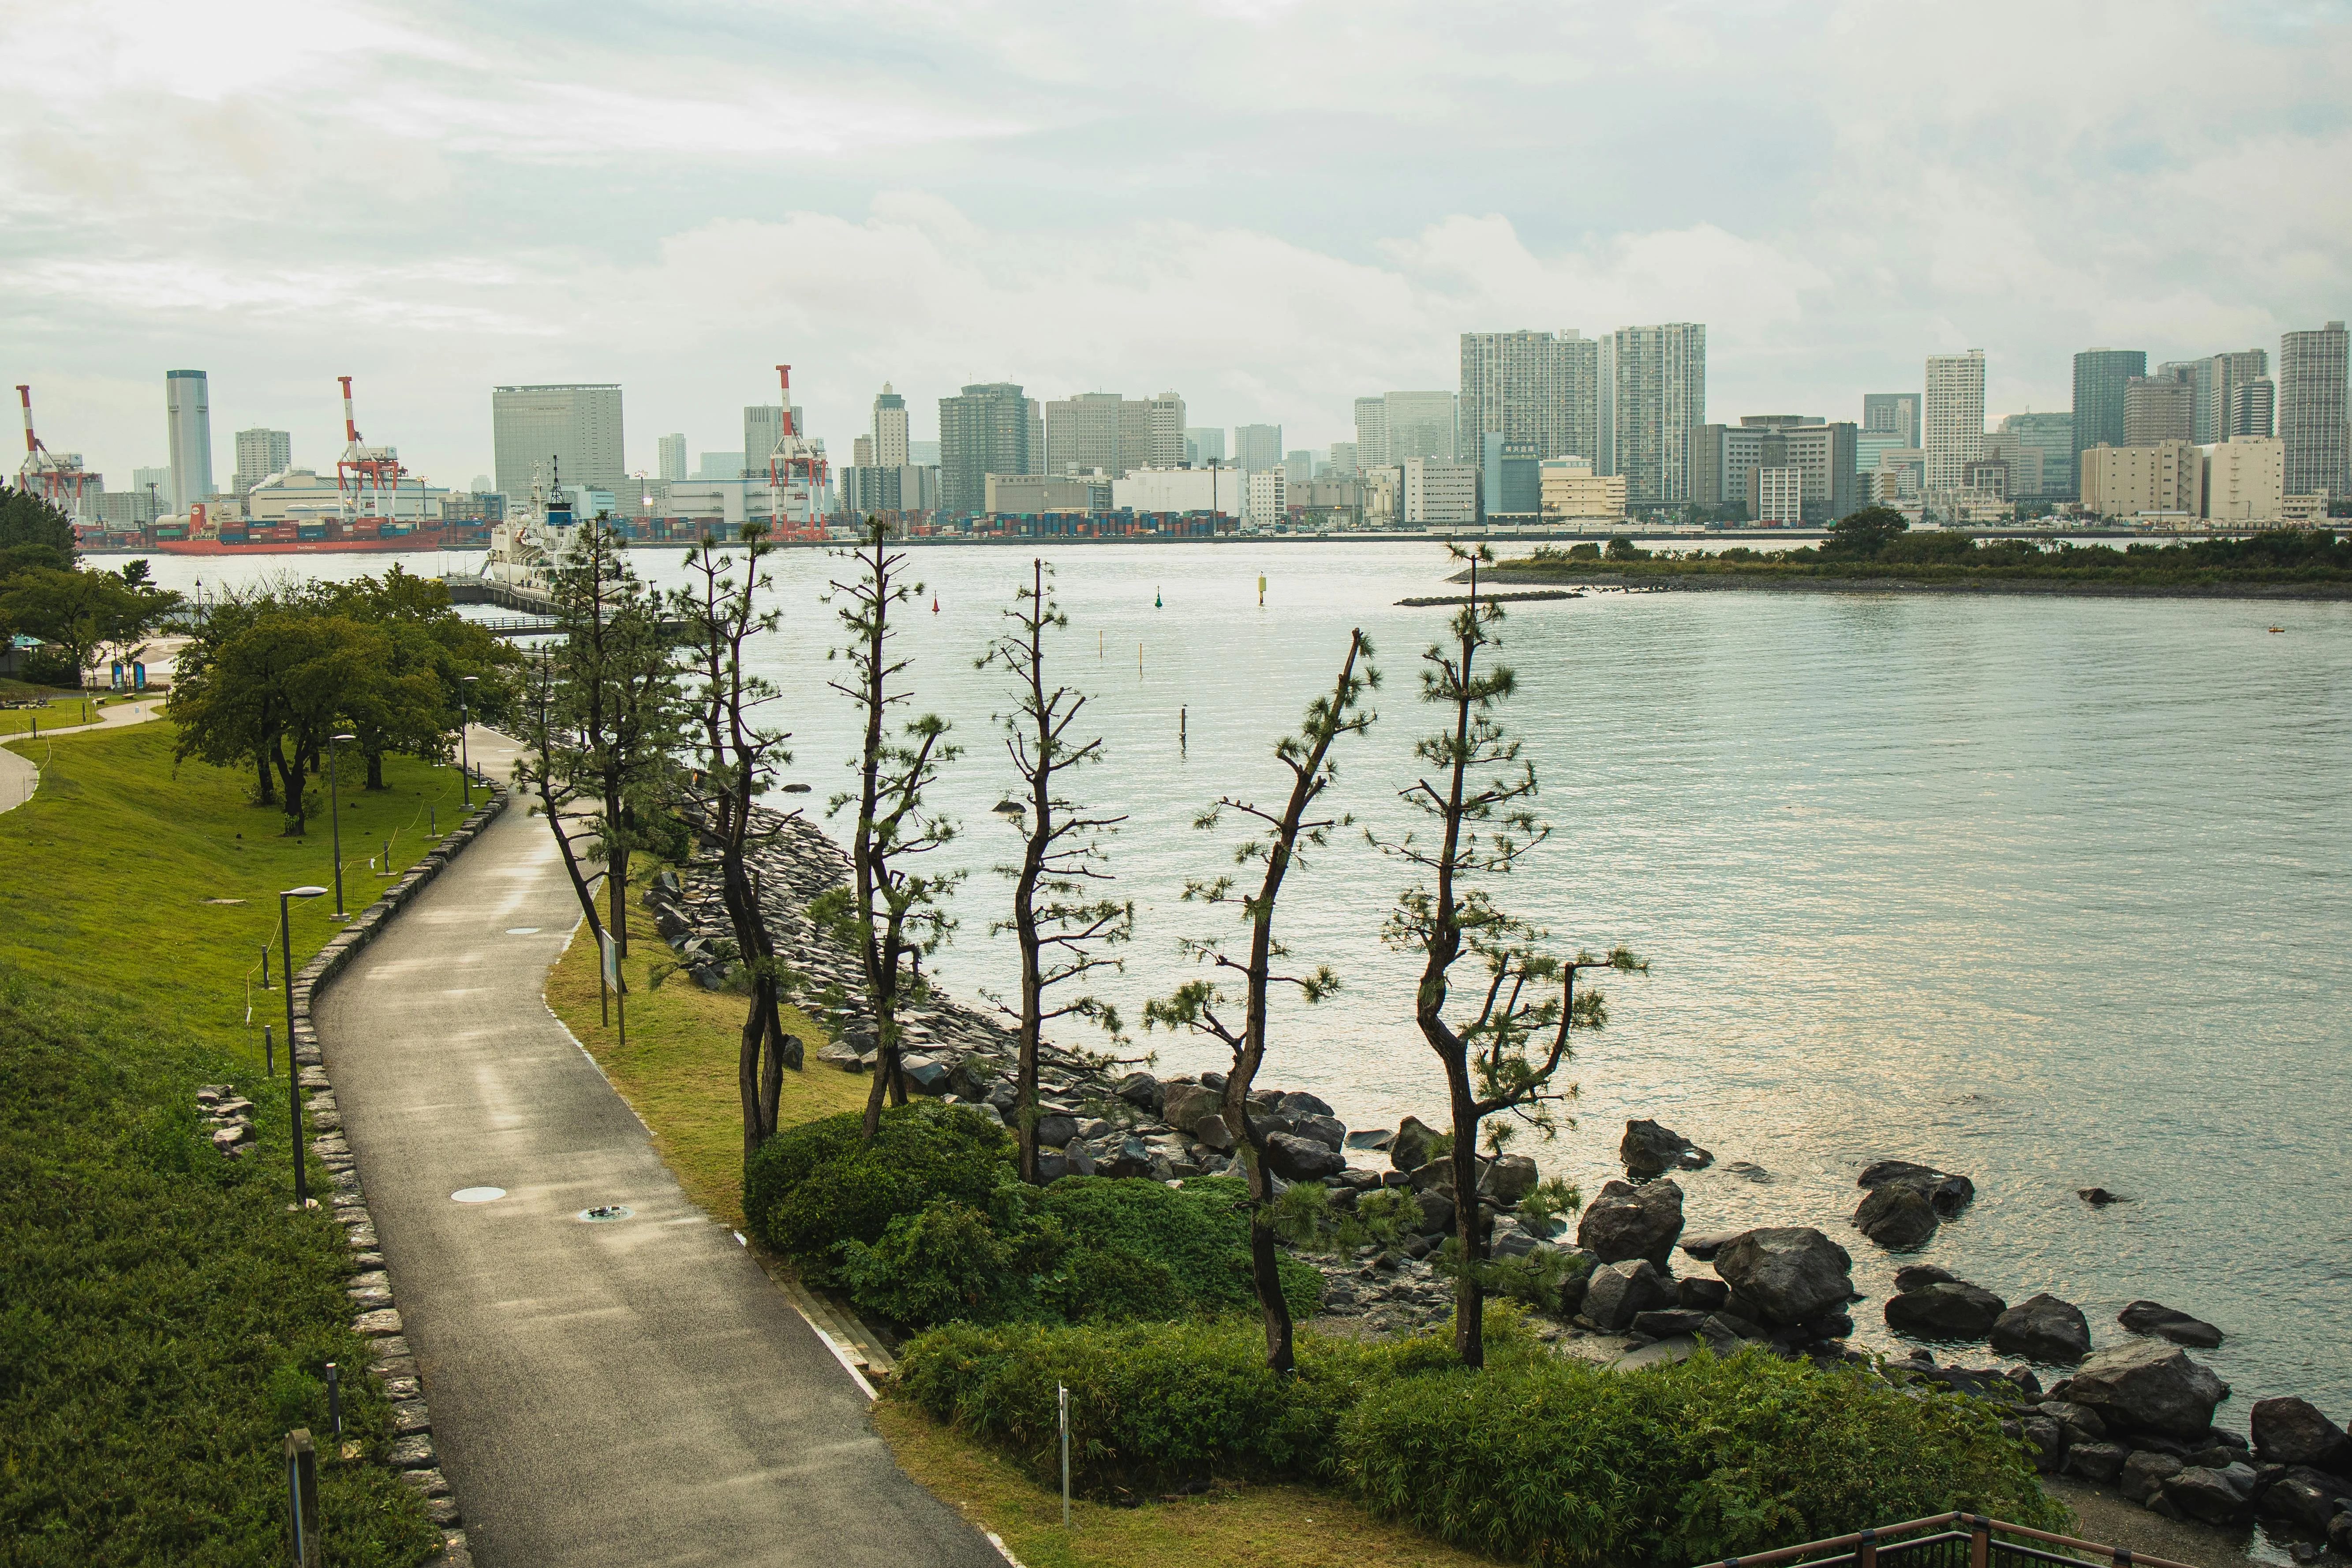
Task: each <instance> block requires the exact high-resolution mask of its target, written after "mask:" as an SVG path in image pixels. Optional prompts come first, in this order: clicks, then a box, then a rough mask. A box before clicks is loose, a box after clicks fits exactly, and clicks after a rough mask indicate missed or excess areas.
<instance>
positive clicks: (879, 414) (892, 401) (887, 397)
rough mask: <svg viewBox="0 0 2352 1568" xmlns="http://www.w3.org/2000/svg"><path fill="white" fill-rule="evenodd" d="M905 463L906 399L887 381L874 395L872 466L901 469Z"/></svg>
mask: <svg viewBox="0 0 2352 1568" xmlns="http://www.w3.org/2000/svg"><path fill="white" fill-rule="evenodd" d="M907 462H908V458H907V400H906V399H905V398H903V397H901V396H899V395H898V394H897V393H895V392H893V391H891V390H890V384H889V383H888V382H887V381H886V382H884V383H883V384H882V390H881V391H880V392H877V393H876V394H875V395H874V465H875V467H877V468H905V467H906V466H907Z"/></svg>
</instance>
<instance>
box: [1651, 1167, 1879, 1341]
mask: <svg viewBox="0 0 2352 1568" xmlns="http://www.w3.org/2000/svg"><path fill="white" fill-rule="evenodd" d="M1611 1185H1612V1186H1613V1185H1615V1184H1614V1183H1612V1184H1611ZM1658 1185H1660V1186H1665V1185H1670V1184H1669V1183H1663V1182H1662V1183H1659V1184H1658ZM1653 1190H1654V1189H1653ZM1677 1195H1679V1194H1677ZM1715 1271H1716V1273H1717V1274H1718V1275H1720V1276H1721V1277H1722V1279H1723V1281H1724V1283H1725V1284H1727V1285H1728V1286H1730V1287H1731V1290H1732V1295H1733V1298H1734V1300H1733V1302H1732V1308H1733V1310H1734V1311H1736V1312H1738V1315H1739V1316H1741V1317H1750V1318H1755V1319H1757V1320H1758V1321H1763V1322H1767V1323H1772V1324H1780V1325H1793V1324H1798V1323H1802V1322H1803V1321H1805V1320H1806V1319H1808V1318H1811V1317H1815V1316H1818V1315H1819V1314H1821V1313H1822V1312H1825V1311H1828V1310H1831V1309H1832V1308H1843V1306H1844V1305H1845V1302H1846V1300H1847V1299H1848V1298H1849V1297H1851V1296H1852V1295H1853V1258H1852V1257H1850V1256H1849V1255H1848V1254H1847V1252H1846V1249H1845V1248H1844V1247H1840V1246H1839V1245H1838V1244H1837V1243H1835V1242H1833V1241H1832V1240H1831V1239H1830V1238H1829V1237H1826V1236H1823V1235H1822V1233H1821V1232H1820V1231H1818V1230H1815V1229H1813V1228H1812V1227H1811V1226H1766V1227H1765V1228H1763V1229H1760V1230H1751V1231H1746V1232H1743V1233H1742V1234H1741V1235H1740V1236H1738V1237H1736V1238H1735V1239H1733V1240H1732V1241H1731V1242H1730V1243H1729V1244H1728V1245H1727V1246H1726V1247H1724V1248H1723V1250H1722V1251H1721V1252H1719V1253H1717V1255H1716V1259H1715ZM1743 1304H1744V1306H1743ZM1746 1308H1753V1309H1754V1310H1746Z"/></svg>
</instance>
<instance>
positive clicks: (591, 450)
mask: <svg viewBox="0 0 2352 1568" xmlns="http://www.w3.org/2000/svg"><path fill="white" fill-rule="evenodd" d="M490 437H491V451H492V458H493V465H492V466H493V467H494V468H496V470H497V479H498V483H499V493H500V494H502V495H505V496H509V497H512V498H517V499H520V498H521V497H523V496H527V495H529V494H530V477H531V473H532V470H533V469H534V468H536V469H537V470H538V471H539V473H540V475H541V478H543V479H553V478H554V475H553V474H552V473H551V466H553V465H560V466H561V468H562V478H563V482H564V483H565V484H567V485H584V486H586V487H587V488H588V489H597V490H618V489H620V488H621V479H622V476H623V475H624V474H625V473H626V472H627V471H628V469H627V468H626V467H625V464H624V463H623V461H622V457H621V453H622V449H623V448H622V445H621V389H620V387H618V386H617V385H614V384H612V383H609V382H598V383H570V384H561V385H549V386H501V387H497V388H495V389H493V390H492V392H491V393H490ZM766 455H767V449H766V448H764V447H763V448H761V457H762V458H765V457H766Z"/></svg>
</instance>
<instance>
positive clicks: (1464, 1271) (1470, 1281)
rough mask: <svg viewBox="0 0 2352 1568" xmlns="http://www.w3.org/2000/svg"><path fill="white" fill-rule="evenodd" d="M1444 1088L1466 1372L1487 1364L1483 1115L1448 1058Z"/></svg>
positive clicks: (1461, 1070)
mask: <svg viewBox="0 0 2352 1568" xmlns="http://www.w3.org/2000/svg"><path fill="white" fill-rule="evenodd" d="M1445 1088H1446V1093H1447V1096H1448V1098H1449V1099H1450V1100H1452V1102H1453V1105H1452V1110H1453V1126H1454V1149H1453V1152H1452V1153H1450V1154H1449V1155H1448V1156H1447V1158H1449V1159H1450V1160H1452V1161H1453V1163H1454V1236H1455V1237H1457V1238H1459V1240H1460V1241H1461V1244H1462V1258H1461V1263H1462V1268H1461V1272H1460V1273H1459V1274H1457V1275H1456V1276H1455V1277H1454V1354H1456V1355H1458V1356H1460V1357H1461V1358H1462V1364H1463V1365H1464V1366H1473V1367H1478V1366H1485V1365H1486V1281H1485V1280H1484V1279H1481V1278H1480V1275H1481V1271H1482V1269H1483V1268H1484V1266H1485V1264H1486V1226H1484V1225H1483V1224H1481V1223H1480V1220H1481V1218H1482V1217H1483V1216H1482V1215H1481V1214H1480V1210H1481V1208H1482V1207H1483V1205H1481V1204H1480V1203H1479V1201H1478V1110H1477V1101H1476V1100H1475V1098H1474V1097H1473V1096H1472V1094H1471V1092H1470V1069H1469V1066H1468V1063H1467V1062H1466V1061H1465V1060H1463V1059H1460V1058H1448V1059H1447V1061H1446V1063H1445Z"/></svg>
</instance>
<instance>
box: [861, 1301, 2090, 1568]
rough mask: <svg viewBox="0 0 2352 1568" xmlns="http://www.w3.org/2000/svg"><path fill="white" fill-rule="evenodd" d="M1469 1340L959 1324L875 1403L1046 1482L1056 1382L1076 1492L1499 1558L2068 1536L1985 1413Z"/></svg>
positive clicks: (1695, 1366) (1941, 1398) (1681, 1558)
mask: <svg viewBox="0 0 2352 1568" xmlns="http://www.w3.org/2000/svg"><path fill="white" fill-rule="evenodd" d="M1487 1344H1488V1354H1489V1358H1490V1359H1489V1363H1488V1365H1487V1366H1486V1370H1484V1371H1483V1372H1468V1371H1465V1370H1463V1369H1462V1368H1461V1367H1460V1366H1459V1365H1458V1364H1456V1363H1455V1362H1454V1356H1453V1351H1452V1346H1451V1343H1450V1341H1449V1340H1448V1339H1446V1338H1444V1337H1443V1336H1438V1335H1431V1336H1423V1337H1421V1338H1418V1339H1414V1340H1409V1341H1405V1342H1396V1343H1390V1344H1382V1345H1367V1344H1360V1343H1356V1342H1344V1341H1341V1342H1335V1341H1330V1340H1325V1339H1322V1338H1320V1337H1319V1336H1317V1335H1312V1334H1307V1335H1302V1336H1301V1337H1300V1340H1299V1346H1298V1371H1297V1374H1296V1375H1295V1376H1292V1377H1288V1378H1279V1377H1276V1375H1275V1374H1274V1373H1269V1372H1267V1371H1266V1370H1265V1365H1264V1363H1263V1357H1264V1349H1265V1347H1264V1342H1263V1341H1262V1339H1261V1338H1260V1336H1259V1333H1258V1331H1257V1328H1256V1325H1255V1324H1254V1323H1250V1322H1247V1321H1241V1320H1228V1321H1223V1322H1215V1323H1188V1324H1174V1325H1142V1324H1133V1325H1126V1326H1122V1327H1117V1328H1089V1327H1078V1328H1040V1327H1036V1326H1032V1325H1017V1326H1010V1327H1003V1328H995V1329H986V1328H981V1327H977V1326H972V1325H958V1326H956V1327H952V1328H948V1329H942V1330H940V1331H935V1332H933V1333H930V1334H927V1335H925V1336H923V1337H922V1338H920V1339H919V1340H917V1341H915V1342H913V1343H911V1344H910V1345H908V1347H907V1348H906V1350H905V1352H903V1353H902V1354H901V1356H900V1358H899V1371H900V1376H899V1381H898V1384H896V1385H895V1388H894V1392H895V1396H896V1397H899V1398H904V1399H908V1400H909V1401H911V1402H913V1403H914V1404H916V1405H919V1406H920V1407H921V1408H922V1409H924V1410H926V1411H928V1412H929V1413H930V1414H931V1415H934V1416H936V1417H938V1418H940V1419H941V1420H944V1421H950V1422H953V1423H955V1424H956V1425H957V1426H961V1427H962V1428H963V1429H965V1430H967V1431H970V1432H971V1433H973V1434H975V1435H977V1436H981V1437H983V1438H985V1439H987V1440H989V1441H991V1442H992V1443H995V1444H997V1445H999V1446H1001V1447H1004V1448H1006V1449H1007V1450H1009V1451H1010V1452H1011V1453H1013V1455H1014V1456H1015V1457H1016V1458H1019V1459H1021V1460H1022V1461H1023V1462H1024V1463H1026V1464H1027V1465H1029V1466H1030V1467H1031V1468H1033V1470H1034V1471H1035V1472H1036V1473H1038V1474H1039V1475H1040V1476H1041V1477H1050V1476H1051V1475H1052V1473H1053V1471H1054V1469H1055V1466H1056V1464H1057V1463H1058V1453H1057V1448H1056V1446H1055V1434H1056V1421H1055V1389H1056V1388H1057V1386H1060V1385H1067V1386H1068V1388H1069V1390H1070V1414H1071V1426H1072V1443H1071V1465H1072V1471H1073V1476H1074V1478H1075V1479H1076V1483H1077V1484H1078V1485H1079V1486H1081V1487H1082V1488H1084V1489H1086V1490H1087V1491H1088V1492H1089V1493H1091V1494H1095V1495H1112V1496H1116V1495H1118V1494H1120V1493H1123V1492H1125V1493H1132V1492H1149V1491H1150V1490H1153V1489H1164V1488H1165V1486H1166V1485H1167V1484H1168V1483H1169V1482H1170V1481H1171V1480H1176V1479H1191V1478H1195V1477H1201V1476H1206V1475H1219V1476H1233V1477H1278V1478H1290V1479H1305V1480H1317V1481H1321V1482H1323V1483H1324V1484H1327V1485H1330V1486H1333V1487H1335V1488H1338V1489H1342V1490H1345V1491H1347V1492H1349V1493H1350V1494H1352V1495H1354V1496H1356V1497H1357V1498H1359V1499H1360V1500H1363V1501H1365V1502H1367V1503H1369V1504H1370V1505H1371V1506H1373V1507H1375V1508H1377V1509H1379V1510H1381V1511H1383V1512H1385V1513H1388V1514H1390V1515H1391V1516H1394V1517H1397V1518H1402V1519H1405V1520H1408V1521H1411V1522H1412V1523H1414V1524H1416V1525H1418V1526H1420V1527H1421V1528H1423V1529H1424V1530H1426V1531H1430V1532H1431V1533H1432V1534H1434V1535H1438V1536H1441V1537H1444V1539H1446V1540H1449V1541H1452V1542H1456V1543H1458V1544H1460V1545H1463V1546H1466V1547H1470V1548H1474V1549H1475V1550H1478V1551H1482V1552H1487V1553H1489V1554H1492V1555H1494V1556H1497V1557H1501V1558H1505V1559H1508V1560H1512V1561H1528V1560H1534V1561H1537V1562H1540V1563H1604V1562H1605V1563H1622V1564H1628V1565H1630V1564H1635V1563H1642V1564H1658V1565H1661V1568H1681V1565H1682V1564H1685V1563H1697V1562H1705V1561H1709V1560H1714V1559H1719V1558H1722V1557H1727V1556H1732V1555H1737V1554H1741V1553H1745V1552H1756V1551H1760V1550H1764V1549H1766V1548H1768V1547H1771V1546H1779V1545H1787V1544H1790V1543H1793V1542H1800V1541H1806V1540H1812V1539H1818V1538H1820V1537H1822V1536H1828V1535H1834V1534H1839V1533H1842V1532H1843V1531H1849V1530H1856V1529H1860V1528H1861V1527H1863V1526H1864V1525H1869V1524H1886V1523H1891V1522H1895V1521H1900V1520H1904V1519H1911V1518H1916V1517H1919V1516H1921V1515H1925V1514H1930V1513H1937V1512H1942V1511H1944V1510H1948V1509H1969V1510H1982V1511H1986V1512H1990V1513H1993V1514H1997V1515H1999V1516H2000V1517H2001V1518H2003V1519H2008V1520H2012V1521H2017V1522H2019V1523H2024V1524H2040V1525H2043V1526H2048V1527H2053V1528H2054V1527H2058V1526H2062V1525H2063V1524H2064V1523H2065V1521H2066V1514H2065V1510H2063V1509H2061V1508H2059V1507H2058V1506H2057V1505H2055V1504H2053V1503H2052V1502H2051V1501H2050V1500H2048V1499H2047V1498H2046V1497H2045V1496H2044V1495H2043V1494H2042V1489H2041V1487H2040V1484H2039V1482H2038V1481H2037V1480H2036V1479H2035V1477H2034V1473H2033V1469H2032V1465H2031V1464H2030V1463H2029V1461H2028V1460H2027V1458H2026V1457H2025V1455H2024V1453H2023V1451H2022V1449H2021V1447H2020V1446H2019V1445H2018V1444H2017V1443H2015V1442H2013V1441H2011V1440H2010V1439H2007V1438H2004V1437H2003V1436H2001V1435H2000V1427H1999V1425H1998V1419H1997V1417H1996V1416H1995V1415H1993V1414H1991V1413H1990V1411H1989V1410H1988V1409H1987V1408H1985V1407H1982V1406H1979V1405H1973V1404H1972V1403H1971V1402H1969V1401H1966V1400H1963V1399H1960V1398H1958V1397H1957V1396H1954V1395H1949V1394H1920V1393H1918V1392H1916V1391H1908V1390H1897V1389H1895V1388H1894V1387H1892V1386H1891V1385H1889V1384H1885V1383H1884V1382H1882V1381H1880V1380H1878V1379H1876V1378H1875V1377H1874V1376H1872V1375H1871V1374H1869V1373H1865V1372H1861V1371H1855V1370H1850V1369H1843V1368H1838V1369H1823V1368H1820V1367H1816V1366H1813V1365H1811V1363H1803V1362H1782V1361H1779V1360H1776V1359H1774V1358H1772V1357H1771V1356H1769V1355H1768V1354H1766V1353H1765V1352H1761V1351H1759V1350H1749V1351H1746V1352H1742V1353H1741V1354H1740V1355H1738V1356H1737V1357H1735V1358H1733V1359H1731V1360H1728V1361H1721V1362H1718V1361H1717V1360H1715V1359H1714V1358H1713V1357H1711V1356H1709V1355H1707V1354H1706V1353H1705V1352H1702V1353H1701V1354H1700V1355H1699V1356H1698V1357H1696V1359H1694V1360H1693V1361H1691V1362H1689V1363H1685V1364H1683V1365H1679V1366H1662V1367H1654V1368H1651V1369H1648V1370H1646V1371H1643V1372H1637V1373H1612V1372H1609V1371H1606V1370H1604V1369H1601V1368H1600V1367H1597V1366H1594V1365H1592V1364H1591V1363H1584V1362H1579V1361H1574V1360H1566V1359H1559V1358H1555V1357H1554V1356H1552V1355H1551V1354H1549V1352H1546V1351H1545V1350H1544V1349H1543V1347H1541V1346H1540V1345H1539V1344H1538V1343H1537V1342H1535V1341H1534V1340H1533V1339H1532V1338H1531V1337H1530V1336H1529V1335H1528V1333H1527V1332H1526V1331H1525V1329H1524V1328H1523V1327H1522V1326H1520V1324H1519V1322H1518V1321H1517V1317H1516V1314H1514V1313H1513V1312H1511V1311H1510V1310H1507V1309H1504V1310H1495V1311H1493V1312H1492V1313H1491V1314H1490V1316H1489V1320H1488V1326H1487Z"/></svg>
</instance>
